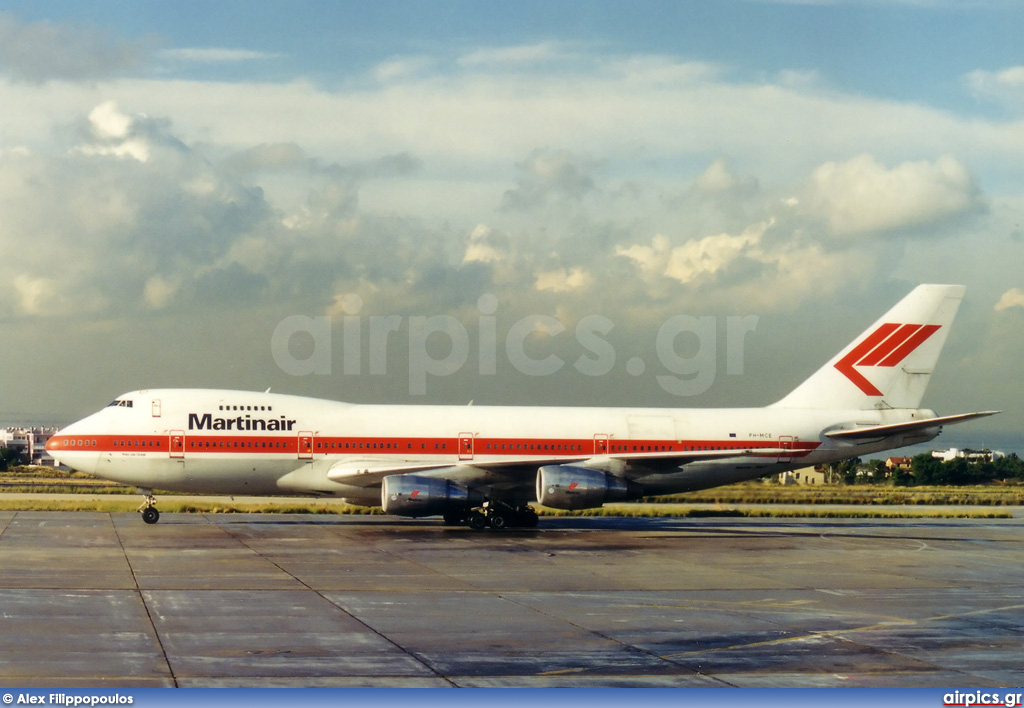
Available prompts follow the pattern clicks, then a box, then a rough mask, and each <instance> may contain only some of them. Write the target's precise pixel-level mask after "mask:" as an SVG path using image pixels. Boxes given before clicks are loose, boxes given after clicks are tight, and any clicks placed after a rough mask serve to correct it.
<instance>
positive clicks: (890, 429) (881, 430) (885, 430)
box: [825, 411, 999, 440]
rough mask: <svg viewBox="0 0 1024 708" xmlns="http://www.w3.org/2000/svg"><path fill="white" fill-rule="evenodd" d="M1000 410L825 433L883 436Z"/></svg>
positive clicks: (847, 437)
mask: <svg viewBox="0 0 1024 708" xmlns="http://www.w3.org/2000/svg"><path fill="white" fill-rule="evenodd" d="M996 413H999V411H981V412H979V413H958V414H957V415H945V416H940V417H938V418H925V419H924V420H912V421H909V422H906V423H892V424H890V425H870V426H866V427H863V428H851V429H849V430H833V431H831V432H828V433H825V435H827V436H828V437H830V438H833V439H839V440H858V439H860V438H883V437H886V436H887V435H896V434H898V433H906V432H910V431H912V430H924V429H926V428H940V427H942V426H943V425H953V424H954V423H963V422H964V421H967V420H974V419H975V418H984V417H986V416H990V415H995V414H996Z"/></svg>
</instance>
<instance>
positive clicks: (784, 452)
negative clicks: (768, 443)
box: [779, 435, 796, 462]
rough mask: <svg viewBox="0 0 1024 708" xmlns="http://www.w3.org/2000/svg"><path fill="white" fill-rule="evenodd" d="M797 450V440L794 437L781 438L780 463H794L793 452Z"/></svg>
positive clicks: (785, 436) (782, 436)
mask: <svg viewBox="0 0 1024 708" xmlns="http://www.w3.org/2000/svg"><path fill="white" fill-rule="evenodd" d="M795 448H796V438H794V437H793V436H792V435H780V436H779V462H792V461H793V450H794V449H795Z"/></svg>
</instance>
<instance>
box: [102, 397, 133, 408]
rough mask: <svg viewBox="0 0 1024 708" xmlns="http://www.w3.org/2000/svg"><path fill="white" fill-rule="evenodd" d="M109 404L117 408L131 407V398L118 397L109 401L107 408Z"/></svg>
mask: <svg viewBox="0 0 1024 708" xmlns="http://www.w3.org/2000/svg"><path fill="white" fill-rule="evenodd" d="M111 406H117V407H118V408H131V407H132V401H131V399H127V398H119V399H117V400H116V401H111V402H110V403H109V404H108V405H107V408H110V407H111Z"/></svg>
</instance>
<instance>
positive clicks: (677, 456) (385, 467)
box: [327, 447, 793, 487]
mask: <svg viewBox="0 0 1024 708" xmlns="http://www.w3.org/2000/svg"><path fill="white" fill-rule="evenodd" d="M792 452H793V451H790V450H785V451H783V450H780V449H779V448H775V447H771V448H749V449H743V450H692V451H686V452H681V451H673V452H623V453H615V454H606V455H597V456H591V457H575V458H567V457H557V458H555V457H552V458H540V457H529V458H526V457H523V458H513V459H504V460H487V461H482V460H462V461H460V462H456V463H451V462H431V463H422V462H408V463H395V461H394V460H390V459H389V460H383V459H381V460H378V459H373V458H360V459H351V458H347V459H343V460H339V461H338V462H336V463H334V464H333V465H332V466H331V467H330V469H329V470H328V471H327V478H328V479H330V480H331V481H332V482H338V483H340V484H348V485H351V486H354V487H372V486H376V485H378V484H380V483H381V480H383V479H384V477H387V476H389V475H393V474H414V473H416V474H423V475H424V476H427V477H429V476H431V472H433V471H435V470H444V477H445V478H446V479H452V480H454V481H461V482H464V483H472V482H473V481H476V480H478V479H480V478H484V477H486V478H487V479H488V481H493V480H494V479H495V478H506V479H507V478H509V477H514V476H516V475H521V474H522V473H524V472H528V473H535V472H536V471H537V470H538V469H539V468H541V467H544V466H547V465H568V464H574V463H575V464H579V463H582V462H587V463H589V466H593V467H595V468H597V469H600V468H601V467H603V465H602V462H605V463H607V462H610V461H612V460H621V461H623V462H626V463H629V464H632V465H636V466H638V467H641V468H644V469H648V470H655V471H658V470H667V469H672V468H675V467H681V466H682V465H685V464H687V463H690V462H701V461H707V460H722V459H727V458H736V457H750V456H754V455H760V456H764V455H780V454H792ZM481 481H482V480H481Z"/></svg>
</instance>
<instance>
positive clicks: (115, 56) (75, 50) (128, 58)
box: [0, 12, 148, 83]
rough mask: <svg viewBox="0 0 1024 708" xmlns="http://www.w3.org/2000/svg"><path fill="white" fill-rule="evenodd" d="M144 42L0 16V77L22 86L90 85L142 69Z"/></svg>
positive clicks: (98, 32) (82, 29) (66, 26)
mask: <svg viewBox="0 0 1024 708" xmlns="http://www.w3.org/2000/svg"><path fill="white" fill-rule="evenodd" d="M147 53H148V50H147V47H146V46H145V45H144V44H143V43H142V42H137V41H132V40H126V39H122V38H115V37H110V36H109V35H108V34H106V33H105V32H102V31H101V30H98V29H95V28H90V27H82V26H71V25H66V24H54V23H51V22H46V21H43V22H33V23H24V22H21V21H20V20H18V19H17V18H16V17H15V16H14V15H11V14H10V13H6V12H0V74H6V75H7V76H10V77H11V78H13V79H15V80H18V81H28V82H32V83H41V82H45V81H50V80H64V81H87V80H92V79H98V78H106V77H109V76H115V75H118V74H121V73H124V72H125V71H127V70H130V69H135V68H137V67H139V66H141V65H142V63H143V61H144V60H145V58H146V56H147Z"/></svg>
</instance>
